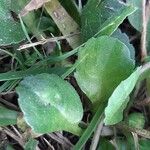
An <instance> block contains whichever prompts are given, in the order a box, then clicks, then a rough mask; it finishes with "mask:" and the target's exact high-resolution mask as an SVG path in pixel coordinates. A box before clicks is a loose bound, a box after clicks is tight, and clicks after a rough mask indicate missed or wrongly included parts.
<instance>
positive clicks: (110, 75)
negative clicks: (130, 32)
mask: <svg viewBox="0 0 150 150" xmlns="http://www.w3.org/2000/svg"><path fill="white" fill-rule="evenodd" d="M85 56H86V59H85V60H83V61H82V62H81V63H80V64H79V65H78V66H77V69H76V73H75V77H76V80H77V82H78V84H79V86H80V88H81V89H82V91H83V92H84V93H85V94H86V95H87V96H88V97H89V99H90V100H91V101H92V102H93V104H94V109H95V108H97V107H99V105H100V104H102V103H103V102H104V103H106V101H107V99H108V98H109V97H110V95H111V93H112V92H113V90H114V89H115V88H116V86H117V85H118V84H119V83H120V82H121V81H122V80H124V79H125V78H127V77H128V76H129V75H130V74H131V73H132V72H133V69H134V60H132V59H131V57H130V52H129V49H128V48H127V47H126V46H125V45H124V44H123V43H122V42H121V41H119V40H118V39H116V38H112V37H108V36H103V37H98V38H92V39H90V40H88V41H87V42H86V44H85V46H84V47H81V48H80V50H79V53H78V57H79V58H78V61H80V60H81V59H82V58H83V57H85Z"/></svg>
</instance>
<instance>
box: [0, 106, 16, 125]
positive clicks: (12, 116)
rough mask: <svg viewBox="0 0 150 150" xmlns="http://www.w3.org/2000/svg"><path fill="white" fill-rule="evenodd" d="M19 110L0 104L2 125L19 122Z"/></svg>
mask: <svg viewBox="0 0 150 150" xmlns="http://www.w3.org/2000/svg"><path fill="white" fill-rule="evenodd" d="M17 117H18V112H16V111H13V110H9V109H7V108H4V107H2V106H0V126H7V125H14V124H16V123H17Z"/></svg>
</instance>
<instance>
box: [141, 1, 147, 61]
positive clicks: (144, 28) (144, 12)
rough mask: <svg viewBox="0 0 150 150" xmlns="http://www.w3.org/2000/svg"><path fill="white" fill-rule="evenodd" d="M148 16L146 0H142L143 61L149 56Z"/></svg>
mask: <svg viewBox="0 0 150 150" xmlns="http://www.w3.org/2000/svg"><path fill="white" fill-rule="evenodd" d="M147 23H148V21H147V17H146V0H143V1H142V36H141V61H143V60H144V59H145V57H147V50H146V36H147Z"/></svg>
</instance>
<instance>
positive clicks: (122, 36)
mask: <svg viewBox="0 0 150 150" xmlns="http://www.w3.org/2000/svg"><path fill="white" fill-rule="evenodd" d="M112 37H115V38H117V39H119V40H120V41H121V42H123V43H124V44H125V45H126V46H127V47H128V49H129V50H130V54H131V58H132V59H135V48H134V47H133V45H132V44H130V41H129V37H128V36H127V35H126V34H125V33H122V32H121V30H120V29H117V30H116V31H115V32H114V33H113V34H112Z"/></svg>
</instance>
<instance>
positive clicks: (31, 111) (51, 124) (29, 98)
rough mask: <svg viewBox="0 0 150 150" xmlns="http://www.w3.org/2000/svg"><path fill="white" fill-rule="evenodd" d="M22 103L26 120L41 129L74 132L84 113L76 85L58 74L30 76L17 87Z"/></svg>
mask: <svg viewBox="0 0 150 150" xmlns="http://www.w3.org/2000/svg"><path fill="white" fill-rule="evenodd" d="M17 92H18V94H19V99H18V101H19V105H20V108H21V109H22V111H23V113H24V116H25V120H26V122H27V123H28V124H29V125H30V126H31V127H32V129H33V130H34V131H35V132H37V133H46V132H54V131H59V130H65V131H69V132H73V131H72V130H75V129H74V128H73V126H74V127H75V126H76V125H77V124H78V123H79V121H80V120H81V119H82V116H83V108H82V105H81V102H80V98H79V96H78V94H77V93H76V91H75V90H74V88H73V87H72V86H71V85H70V84H69V83H68V82H66V81H64V80H63V79H62V78H60V77H59V76H57V75H54V74H46V73H43V74H39V75H36V76H29V77H26V78H25V79H24V80H23V81H22V82H21V83H20V85H19V86H18V87H17Z"/></svg>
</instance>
